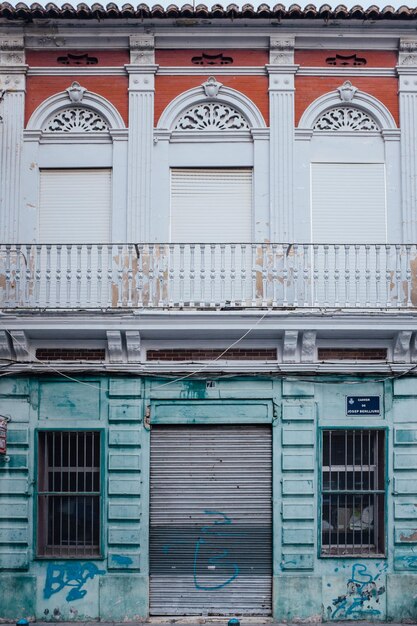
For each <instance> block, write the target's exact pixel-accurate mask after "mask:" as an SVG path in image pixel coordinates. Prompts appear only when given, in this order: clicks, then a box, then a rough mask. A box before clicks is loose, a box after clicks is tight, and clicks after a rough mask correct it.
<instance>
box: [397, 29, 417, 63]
mask: <svg viewBox="0 0 417 626" xmlns="http://www.w3.org/2000/svg"><path fill="white" fill-rule="evenodd" d="M410 66H415V67H416V70H417V37H402V38H401V39H400V50H399V55H398V68H403V67H410Z"/></svg>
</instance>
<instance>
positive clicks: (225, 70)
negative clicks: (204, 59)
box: [157, 65, 267, 76]
mask: <svg viewBox="0 0 417 626" xmlns="http://www.w3.org/2000/svg"><path fill="white" fill-rule="evenodd" d="M214 73H215V74H218V75H223V76H266V74H267V72H266V69H265V67H264V66H263V65H259V66H254V67H252V66H237V65H230V66H228V67H221V66H217V65H214V66H206V67H201V66H199V65H195V66H192V67H189V66H186V67H184V66H175V65H173V66H167V65H166V66H163V67H159V69H158V71H157V75H158V76H212V74H214Z"/></svg>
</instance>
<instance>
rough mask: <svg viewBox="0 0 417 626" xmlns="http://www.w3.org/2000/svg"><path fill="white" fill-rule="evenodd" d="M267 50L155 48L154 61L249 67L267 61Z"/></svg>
mask: <svg viewBox="0 0 417 626" xmlns="http://www.w3.org/2000/svg"><path fill="white" fill-rule="evenodd" d="M268 59H269V53H268V51H267V50H206V49H204V50H156V51H155V63H157V64H158V65H161V66H177V67H187V66H191V67H213V72H215V71H216V67H233V66H241V67H251V66H264V65H265V64H266V63H268Z"/></svg>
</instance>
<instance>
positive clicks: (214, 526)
mask: <svg viewBox="0 0 417 626" xmlns="http://www.w3.org/2000/svg"><path fill="white" fill-rule="evenodd" d="M204 515H209V516H212V520H213V521H211V522H210V523H208V524H204V526H202V527H201V528H199V529H198V531H197V532H198V534H197V535H196V536H195V539H190V537H189V536H187V537H184V538H183V539H180V538H178V537H174V538H172V539H171V540H170V542H169V543H164V544H163V546H162V552H163V554H164V555H168V554H170V553H171V552H172V551H175V549H176V548H177V547H180V546H182V550H183V551H184V552H187V546H189V545H190V542H191V550H192V570H193V579H194V587H195V588H196V589H198V590H200V591H216V590H218V589H223V588H224V587H227V585H230V583H232V582H233V581H234V580H235V579H236V578H237V577H238V576H239V571H240V570H239V565H238V564H237V562H236V551H237V552H238V548H239V546H240V542H239V539H242V538H243V537H244V535H242V534H241V533H237V532H236V531H234V530H233V529H232V526H233V521H232V520H231V519H230V517H228V516H227V515H226V514H225V513H222V512H221V511H204ZM219 518H220V519H219ZM188 533H189V531H188V529H187V534H188ZM232 552H233V555H232V554H231V553H232ZM190 565H191V563H190Z"/></svg>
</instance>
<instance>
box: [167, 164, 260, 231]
mask: <svg viewBox="0 0 417 626" xmlns="http://www.w3.org/2000/svg"><path fill="white" fill-rule="evenodd" d="M251 240H252V170H251V169H190V168H188V169H172V170H171V241H173V242H180V243H195V242H199V243H228V242H250V241H251Z"/></svg>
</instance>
